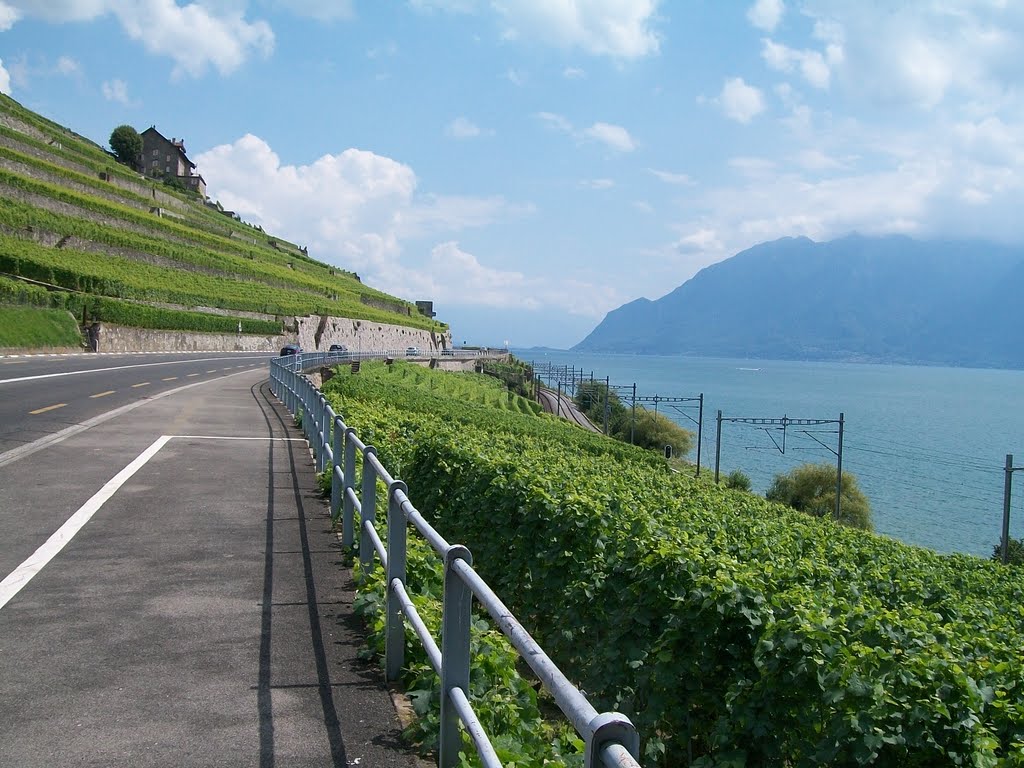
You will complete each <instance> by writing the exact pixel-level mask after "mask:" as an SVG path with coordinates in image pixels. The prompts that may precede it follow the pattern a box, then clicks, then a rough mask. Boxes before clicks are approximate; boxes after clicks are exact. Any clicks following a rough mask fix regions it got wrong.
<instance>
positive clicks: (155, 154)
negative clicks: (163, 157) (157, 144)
mask: <svg viewBox="0 0 1024 768" xmlns="http://www.w3.org/2000/svg"><path fill="white" fill-rule="evenodd" d="M153 157H160V150H159V149H154V150H153Z"/></svg>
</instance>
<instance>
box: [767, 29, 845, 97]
mask: <svg viewBox="0 0 1024 768" xmlns="http://www.w3.org/2000/svg"><path fill="white" fill-rule="evenodd" d="M828 55H829V56H831V57H832V61H835V60H837V59H840V58H841V52H840V49H839V48H838V47H836V46H831V47H830V48H829V53H828ZM761 58H763V59H764V60H765V63H767V64H768V66H769V67H771V68H772V69H775V70H779V71H782V72H792V71H793V70H794V69H799V70H800V74H801V75H803V77H804V79H805V80H806V81H807V82H808V83H810V84H811V85H813V86H814V87H815V88H822V89H824V88H828V86H829V81H830V79H831V77H832V68H831V63H832V61H830V60H826V57H825V55H823V54H821V53H819V52H818V51H811V50H803V51H801V50H797V49H795V48H790V47H789V46H786V45H783V44H782V43H776V42H773V41H772V40H769V39H768V38H765V39H764V40H762V41H761Z"/></svg>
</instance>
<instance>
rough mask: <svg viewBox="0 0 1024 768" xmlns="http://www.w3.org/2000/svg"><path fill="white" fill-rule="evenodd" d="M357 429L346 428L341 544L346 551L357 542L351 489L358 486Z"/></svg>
mask: <svg viewBox="0 0 1024 768" xmlns="http://www.w3.org/2000/svg"><path fill="white" fill-rule="evenodd" d="M355 434H356V431H355V430H354V429H352V427H347V428H346V429H345V477H344V480H345V486H344V488H342V490H341V494H342V495H341V521H342V522H341V546H342V547H344V548H345V550H346V551H348V550H350V549H352V544H353V542H355V531H354V528H355V525H354V523H353V520H354V518H355V505H354V504H353V503H352V496H351V494H350V493H349V491H350V490H352V489H354V488H355V486H356V444H355V441H354V440H353V439H352V438H353V437H355Z"/></svg>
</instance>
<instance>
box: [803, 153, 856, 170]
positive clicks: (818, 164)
mask: <svg viewBox="0 0 1024 768" xmlns="http://www.w3.org/2000/svg"><path fill="white" fill-rule="evenodd" d="M794 159H795V161H796V163H797V165H799V166H800V167H801V168H806V169H807V170H809V171H825V170H836V169H840V168H845V167H846V166H845V165H844V164H843V163H841V162H840V161H838V160H836V159H835V158H834V157H830V156H829V155H826V154H825V153H824V152H822V151H821V150H820V149H802V150H800V151H799V152H798V153H797V155H796V157H795V158H794Z"/></svg>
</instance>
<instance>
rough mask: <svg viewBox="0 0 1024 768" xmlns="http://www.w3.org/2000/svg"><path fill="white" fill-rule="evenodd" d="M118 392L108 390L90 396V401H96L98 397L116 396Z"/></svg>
mask: <svg viewBox="0 0 1024 768" xmlns="http://www.w3.org/2000/svg"><path fill="white" fill-rule="evenodd" d="M116 391H117V390H114V389H108V390H107V391H106V392H97V393H96V394H95V395H89V399H90V400H95V399H96V398H97V397H106V396H107V395H112V394H114V392H116Z"/></svg>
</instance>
